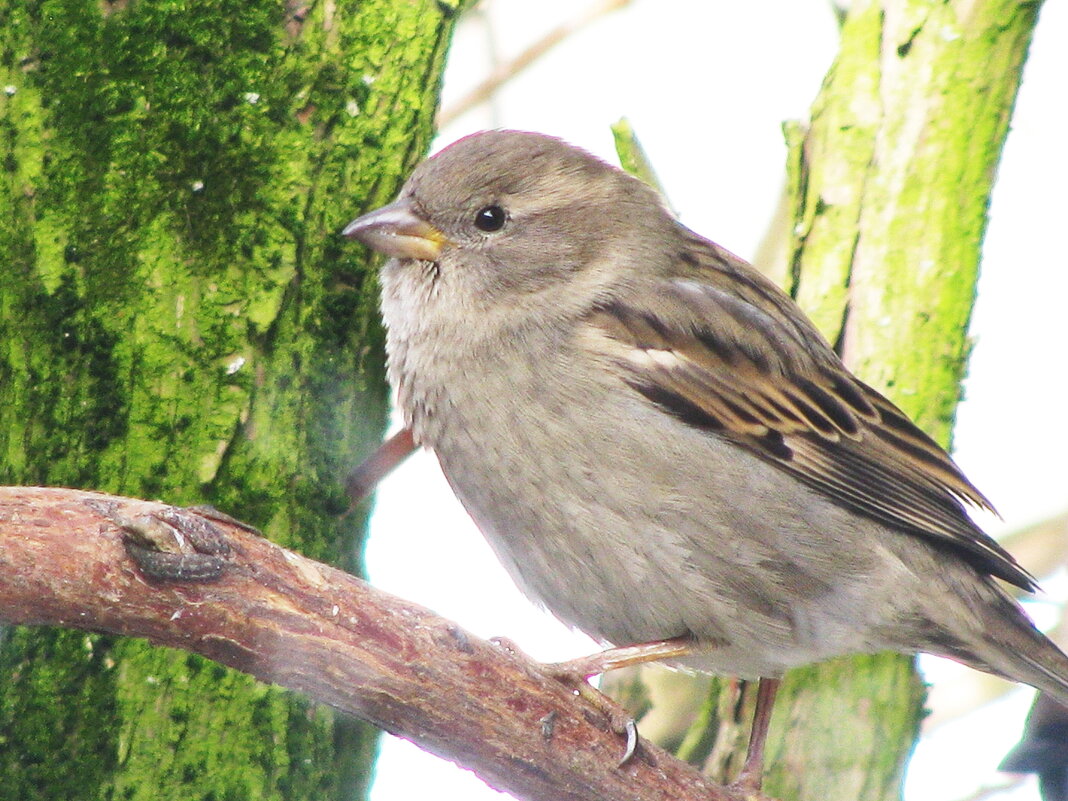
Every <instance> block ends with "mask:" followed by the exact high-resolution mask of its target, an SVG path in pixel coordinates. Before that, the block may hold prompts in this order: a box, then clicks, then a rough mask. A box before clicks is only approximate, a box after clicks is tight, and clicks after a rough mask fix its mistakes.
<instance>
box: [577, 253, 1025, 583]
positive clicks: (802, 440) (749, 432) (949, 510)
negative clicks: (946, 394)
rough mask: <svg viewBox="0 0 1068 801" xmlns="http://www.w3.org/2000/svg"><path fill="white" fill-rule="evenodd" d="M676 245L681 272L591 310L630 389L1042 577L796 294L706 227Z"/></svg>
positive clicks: (880, 511)
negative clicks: (708, 234)
mask: <svg viewBox="0 0 1068 801" xmlns="http://www.w3.org/2000/svg"><path fill="white" fill-rule="evenodd" d="M679 258H680V259H682V260H683V262H685V264H684V265H683V269H682V270H680V271H677V272H679V273H681V274H683V275H686V276H687V277H685V278H664V279H661V282H660V285H659V286H656V287H653V288H652V291H646V292H642V293H639V292H637V291H635V292H631V293H630V294H629V295H628V296H625V297H618V296H617V297H613V298H610V299H605V300H603V301H602V302H600V303H599V304H598V305H597V306H596V307H595V308H594V309H592V310H591V312H590V313H589V315H588V317H587V319H586V321H585V323H586V327H585V329H584V331H585V332H586V333H587V334H592V335H593V336H592V337H591V341H592V342H594V343H597V342H599V343H600V347H602V348H603V354H602V355H603V356H604V357H605V358H609V359H612V360H614V361H615V362H616V363H617V364H618V365H619V366H620V367H621V368H622V370H623V371H624V375H625V376H626V381H627V383H628V384H629V385H630V386H631V387H632V388H633V389H634V390H636V391H637V392H639V393H641V394H642V395H644V396H645V397H646V398H648V399H649V400H651V401H653V402H654V403H656V404H657V405H658V406H659V407H660V408H661V409H663V410H664V411H665V412H666V413H669V414H671V415H673V416H675V417H676V418H678V419H680V420H682V421H684V422H685V423H687V424H689V425H692V426H694V427H696V428H699V429H702V430H704V431H706V432H708V433H709V434H710V435H712V436H719V437H723V438H725V439H728V440H730V441H731V442H734V443H736V444H738V445H739V446H741V447H743V448H746V449H748V450H750V451H751V452H753V453H755V454H757V455H758V456H760V457H761V458H763V459H765V460H767V461H768V462H771V463H772V464H774V465H776V466H778V467H779V468H781V469H782V470H784V471H786V472H787V473H789V474H790V475H792V476H794V477H796V478H797V479H799V480H801V481H802V482H804V483H805V484H806V485H808V486H809V487H811V488H812V489H814V490H817V491H818V492H820V493H822V494H823V495H824V496H826V497H827V498H829V499H830V500H832V501H833V502H835V503H837V504H840V505H841V506H844V507H846V508H848V509H850V510H852V511H855V512H857V513H860V514H863V515H866V516H868V517H870V518H874V519H875V520H877V521H879V522H881V523H884V524H886V525H888V526H890V527H892V528H895V529H898V530H901V531H905V532H908V533H911V534H918V535H921V536H925V537H929V538H931V539H933V540H935V541H936V542H940V543H943V544H945V545H948V546H950V547H952V548H953V549H955V550H956V551H957V552H958V553H961V554H962V555H963V556H965V557H966V558H967V559H969V561H971V562H972V563H973V564H975V565H976V566H977V567H978V568H980V569H982V570H984V571H986V572H988V573H990V574H992V575H995V576H998V577H999V578H1002V579H1005V580H1006V581H1009V582H1011V583H1013V584H1015V585H1017V586H1019V587H1021V588H1023V589H1033V588H1034V587H1035V581H1034V578H1033V577H1032V576H1031V575H1030V574H1029V573H1028V572H1027V571H1026V570H1024V569H1023V568H1022V567H1020V565H1018V564H1017V563H1016V561H1015V560H1014V559H1013V557H1012V556H1011V555H1010V554H1009V553H1008V552H1007V551H1005V550H1004V549H1003V548H1002V547H1001V546H999V545H998V544H997V542H995V541H994V540H993V539H992V538H990V537H989V536H988V535H987V534H985V533H983V531H982V530H980V529H979V528H978V526H976V525H975V523H973V522H972V520H971V519H970V518H969V517H968V515H967V513H966V512H965V510H964V507H963V504H962V502H967V503H970V504H972V505H974V506H977V507H982V508H986V509H990V510H991V511H992V507H991V505H990V503H989V502H988V501H987V500H986V498H984V497H983V495H982V494H981V493H980V492H979V491H978V490H977V489H976V488H975V487H974V486H972V484H971V483H970V482H969V481H968V479H967V478H965V477H964V475H963V474H962V473H961V471H960V469H959V468H958V467H957V466H956V465H955V464H954V463H953V461H952V460H951V459H950V458H949V456H948V454H947V453H946V452H945V451H944V450H943V449H942V448H941V447H939V446H938V444H937V443H935V442H934V441H933V440H932V439H931V438H930V437H928V436H927V435H926V434H924V433H923V432H922V431H921V430H920V429H919V428H917V427H916V425H915V424H913V423H912V421H911V420H909V419H908V417H906V416H905V415H904V413H902V412H901V411H900V410H899V409H898V408H897V407H896V406H894V404H893V403H891V402H890V401H889V400H887V399H886V398H884V397H883V396H882V395H880V394H879V393H878V392H876V391H875V390H873V389H872V388H871V387H868V386H867V385H865V384H864V383H863V382H861V381H860V380H858V379H857V378H856V377H854V376H853V375H852V374H851V373H850V372H849V371H848V370H847V369H846V368H845V366H844V365H843V364H842V363H841V361H840V360H839V359H838V357H837V355H835V353H834V352H833V350H832V349H831V347H830V346H829V345H828V344H827V342H826V340H824V339H823V337H822V336H821V335H820V334H819V333H818V332H817V331H816V329H815V328H814V327H813V326H812V324H811V323H810V322H809V321H808V320H807V319H806V318H805V317H804V316H803V315H802V313H801V312H800V310H799V309H797V307H796V306H795V305H794V303H793V301H792V300H790V299H789V298H788V297H787V296H786V295H785V294H784V293H782V292H781V291H780V290H779V289H778V288H777V287H776V286H774V284H772V283H771V282H770V281H768V280H767V279H766V278H764V277H763V276H762V275H760V274H759V273H757V272H756V271H755V270H753V269H752V268H751V267H749V266H748V265H747V264H745V263H744V262H742V261H741V260H740V259H737V257H734V256H732V255H731V254H730V253H728V252H727V251H725V250H722V249H721V248H719V247H718V246H716V245H713V244H712V243H710V242H707V240H703V239H699V238H697V237H696V236H694V241H693V242H692V243H691V247H690V248H688V249H687V250H686V251H685V252H684V253H682V254H680V255H679ZM594 346H595V347H598V345H596V344H595V345H594Z"/></svg>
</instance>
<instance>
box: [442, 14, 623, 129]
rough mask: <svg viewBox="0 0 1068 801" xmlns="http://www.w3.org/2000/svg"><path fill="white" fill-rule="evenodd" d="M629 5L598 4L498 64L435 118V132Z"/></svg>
mask: <svg viewBox="0 0 1068 801" xmlns="http://www.w3.org/2000/svg"><path fill="white" fill-rule="evenodd" d="M629 4H630V0H599V2H596V3H593V4H592V5H590V7H589V8H587V9H585V10H584V11H582V13H580V14H576V15H575V16H574V17H572V18H571V19H569V20H567V21H565V22H563V23H561V24H560V25H559V26H557V27H556V28H553V29H552V30H551V31H549V32H548V33H547V34H545V36H543V37H542V38H541V39H539V40H538V41H536V42H535V43H534V44H532V45H531V46H530V47H528V48H527V49H526V50H524V51H523V52H521V53H520V54H519V55H517V56H516V57H515V58H513V59H512V60H511V61H509V62H507V63H505V64H501V65H500V66H499V67H497V68H496V69H495V70H493V72H492V73H490V75H489V77H487V78H486V79H485V80H484V81H482V83H480V84H478V85H477V86H476V87H475V88H474V89H472V90H471V91H470V92H468V93H467V94H466V95H464V96H463V97H461V98H460V99H459V100H457V101H455V102H454V103H453V104H452V105H451V106H449V107H448V108H446V109H443V110H442V111H441V113H440V114H439V115H438V121H437V125H438V128H439V129H440V128H444V127H445V126H446V125H448V124H449V123H450V122H452V121H453V120H455V119H456V118H457V117H459V116H460V115H461V114H465V113H466V112H468V111H470V110H471V109H473V108H474V107H475V106H477V105H479V104H480V103H484V102H485V101H486V100H488V99H489V98H490V97H491V96H492V95H493V93H494V92H496V91H497V90H498V89H500V88H501V86H502V85H503V84H504V83H506V82H507V81H510V80H511V79H512V78H514V77H515V76H516V75H518V74H519V73H521V72H522V71H523V70H525V69H526V68H527V67H529V66H530V65H531V64H533V63H534V62H535V61H537V60H538V59H539V58H541V57H542V56H543V55H545V54H546V53H547V52H549V51H550V50H552V49H553V48H554V47H556V45H558V44H560V43H561V42H562V41H564V40H565V39H566V38H567V37H568V36H570V35H571V34H573V33H575V32H576V31H578V30H580V29H582V28H584V27H586V26H587V25H589V24H590V23H591V22H593V21H595V20H596V19H598V18H599V17H602V16H604V15H605V14H608V13H610V12H612V11H616V10H617V9H620V8H623V7H624V6H626V5H629Z"/></svg>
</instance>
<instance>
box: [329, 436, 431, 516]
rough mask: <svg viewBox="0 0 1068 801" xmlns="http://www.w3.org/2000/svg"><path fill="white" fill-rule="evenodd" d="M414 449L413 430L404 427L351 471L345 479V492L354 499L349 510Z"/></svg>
mask: <svg viewBox="0 0 1068 801" xmlns="http://www.w3.org/2000/svg"><path fill="white" fill-rule="evenodd" d="M414 450H415V439H414V438H413V436H412V430H411V429H410V428H402V429H401V430H400V431H398V432H397V433H396V434H394V435H393V436H392V437H390V438H389V439H387V440H386V441H385V442H383V443H382V444H381V445H379V446H378V450H376V451H375V452H374V453H372V454H371V455H370V456H368V457H367V458H366V459H364V460H363V462H361V463H360V465H359V466H358V467H356V469H355V470H353V471H352V472H351V473H349V474H348V477H346V479H345V492H346V493H347V494H348V496H349V499H350V500H351V501H352V503H351V505H350V506H349V511H350V512H351V511H352V509H353V508H354V507H355V506H356V504H358V503H359V502H360V501H362V500H363V499H364V498H366V497H367V496H368V495H370V494H371V492H372V491H373V490H374V488H375V487H377V486H378V483H379V482H380V481H381V480H382V479H383V478H385V477H386V476H387V475H389V474H390V473H391V472H393V469H394V468H395V467H396V466H397V465H399V464H400V463H401V462H403V461H404V459H405V458H406V457H408V456H409V455H410V454H411V453H412V451H414Z"/></svg>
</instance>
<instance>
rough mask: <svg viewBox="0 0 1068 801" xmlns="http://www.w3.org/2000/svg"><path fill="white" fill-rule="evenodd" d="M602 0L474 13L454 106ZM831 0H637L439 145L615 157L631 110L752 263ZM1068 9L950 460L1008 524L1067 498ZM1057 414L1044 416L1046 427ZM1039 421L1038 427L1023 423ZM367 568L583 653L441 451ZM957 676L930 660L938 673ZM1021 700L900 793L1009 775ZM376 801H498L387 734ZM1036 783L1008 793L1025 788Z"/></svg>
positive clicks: (696, 209) (978, 329) (992, 258)
mask: <svg viewBox="0 0 1068 801" xmlns="http://www.w3.org/2000/svg"><path fill="white" fill-rule="evenodd" d="M592 2H593V0H582V2H581V3H577V2H575V0H540V2H537V3H531V2H523V0H495V2H494V3H493V5H492V13H491V16H492V19H493V27H494V33H493V34H492V37H490V36H488V34H487V29H486V27H485V26H484V25H481V24H479V23H477V22H471V21H468V22H467V23H465V24H464V25H463V26H462V27H461V29H460V30H459V31H458V35H457V38H456V41H455V44H454V47H453V51H452V55H451V59H450V63H449V68H448V71H447V73H446V84H445V98H444V105H445V106H446V107H448V105H449V103H450V99H452V98H456V97H459V96H460V95H462V94H463V93H464V92H465V91H466V90H467V89H469V88H470V87H471V86H472V85H473V84H474V83H476V82H477V81H479V80H481V79H482V77H484V75H485V74H486V73H487V72H488V71H489V69H490V67H491V64H492V61H491V58H490V51H491V49H495V50H496V52H497V53H499V54H501V56H502V58H504V59H507V58H508V57H510V56H512V55H514V54H516V53H517V52H519V51H520V50H521V49H522V48H523V47H525V46H526V45H528V44H530V43H531V42H533V41H535V40H536V39H538V38H540V37H541V36H542V35H543V34H544V33H545V32H546V31H548V30H549V29H551V28H552V27H554V26H555V25H556V24H557V23H558V22H559V21H561V20H564V19H567V18H569V17H570V16H572V15H574V14H575V13H576V10H577V9H578V8H582V7H585V6H587V5H590V4H591V3H592ZM836 41H837V35H836V30H835V23H834V20H833V18H832V14H831V11H830V5H829V3H828V2H825V1H824V0H750V2H747V3H739V2H736V0H729V1H727V0H705V2H694V1H693V0H690V1H689V2H687V1H686V0H633V2H632V3H631V5H630V6H629V7H628V8H626V9H625V10H623V11H619V12H615V13H614V14H612V15H609V16H607V17H604V18H602V19H601V20H600V21H598V22H597V23H595V24H594V25H593V26H591V27H589V28H587V29H586V30H584V31H583V32H582V33H580V34H578V35H576V36H574V37H572V38H571V39H570V40H568V41H567V42H566V43H564V44H562V45H561V46H559V47H558V48H556V49H555V50H553V51H552V52H551V53H549V54H548V55H547V56H546V57H544V58H543V59H542V60H541V61H539V62H538V63H537V64H536V65H535V66H534V67H533V68H531V69H530V70H529V71H528V72H527V73H524V74H523V75H522V76H520V77H519V78H517V79H516V80H514V81H512V82H511V83H510V84H508V86H507V88H506V90H505V91H504V92H502V93H501V94H500V95H499V96H498V98H497V99H496V100H495V102H494V104H493V107H492V108H482V109H479V110H477V111H475V112H472V113H469V114H467V115H466V116H464V117H462V118H461V119H459V120H458V121H457V122H456V123H455V124H452V125H450V126H449V127H448V128H447V129H446V130H445V131H443V132H442V134H441V137H440V138H439V141H438V142H437V144H436V145H435V149H437V148H439V147H441V146H443V145H444V144H447V143H449V142H451V141H453V140H455V139H457V138H459V137H460V136H463V135H464V134H466V133H469V132H471V131H474V130H479V129H481V128H487V127H510V128H525V129H529V130H538V131H543V132H545V133H551V134H554V135H557V136H561V137H563V138H565V139H567V140H569V141H571V142H573V143H575V144H578V145H581V146H583V147H585V148H587V149H589V150H591V151H593V152H595V153H598V154H599V155H601V156H603V157H605V158H607V159H610V160H612V161H615V158H614V152H613V148H612V140H611V135H610V132H609V129H608V126H609V125H610V124H611V123H612V122H614V121H616V120H617V119H618V118H619V117H621V116H626V117H628V118H629V119H630V120H631V122H632V123H633V125H634V127H635V129H636V131H637V132H638V135H639V137H640V138H641V140H642V142H643V144H644V145H645V147H646V150H647V151H648V153H649V156H650V158H651V160H652V162H653V164H654V165H655V167H656V169H657V172H658V174H659V176H660V178H661V180H662V182H663V183H664V185H665V187H666V190H667V192H668V194H669V196H670V198H671V201H672V203H673V205H674V206H675V208H677V209H678V210H679V213H680V216H681V217H682V219H683V220H684V221H685V222H686V224H687V225H689V226H690V227H692V228H694V229H695V230H697V231H699V232H701V233H703V234H705V235H707V236H709V237H710V238H712V239H714V240H715V241H717V242H719V243H721V244H723V245H724V246H725V247H727V248H729V249H731V250H733V251H735V252H736V253H738V254H740V255H742V256H748V255H751V254H752V253H753V251H754V249H755V248H756V245H757V243H758V241H759V239H760V237H761V235H762V234H763V232H764V229H765V227H766V225H767V223H768V220H769V218H770V216H771V213H772V211H773V208H774V205H775V201H776V198H777V193H778V191H779V188H780V185H781V181H782V177H783V174H784V171H783V163H784V147H783V144H782V136H781V132H780V125H781V122H782V121H783V120H786V119H791V118H803V117H805V115H806V113H807V109H808V107H809V105H810V103H811V101H812V99H813V98H814V97H815V95H816V92H817V91H818V89H819V86H820V82H821V80H822V78H823V75H824V72H825V71H826V68H827V67H828V65H829V64H830V62H831V59H832V58H833V56H834V51H835V47H836ZM1066 77H1068V8H1066V4H1064V3H1055V2H1051V3H1047V4H1046V7H1045V8H1044V9H1043V12H1042V20H1041V22H1040V24H1039V27H1038V32H1037V35H1036V38H1035V43H1034V46H1033V48H1032V54H1031V59H1030V61H1029V64H1028V67H1027V73H1026V78H1025V82H1024V86H1023V89H1022V91H1021V95H1020V99H1019V103H1018V106H1017V113H1016V116H1015V118H1014V121H1013V133H1012V134H1011V136H1010V138H1009V142H1008V146H1007V150H1006V154H1005V158H1004V162H1003V164H1002V168H1001V173H1000V177H999V181H998V186H997V190H996V192H995V197H994V201H993V206H992V210H991V224H990V228H989V232H988V235H987V240H986V245H985V249H984V265H983V275H982V280H981V283H980V294H979V303H978V306H977V309H976V313H975V320H974V324H973V333H974V334H975V336H976V337H977V341H978V344H977V347H976V349H975V351H974V354H973V357H972V361H971V375H970V378H969V380H968V383H967V394H968V399H967V401H966V402H965V404H964V405H963V406H962V408H961V411H960V414H959V422H958V426H957V433H956V444H957V450H956V457H957V460H958V462H959V463H960V464H961V466H962V467H963V468H964V470H965V472H967V473H968V475H969V476H970V477H971V478H972V480H973V481H974V482H975V483H976V484H977V485H978V486H979V487H980V488H981V489H982V490H983V492H984V493H986V494H987V495H988V496H989V497H990V498H991V499H992V500H993V501H994V503H995V504H996V505H997V506H998V508H999V510H1000V511H1001V513H1002V514H1003V515H1004V518H1005V524H1004V526H1003V527H1002V526H992V527H991V529H992V530H993V531H994V533H997V531H1000V530H1002V529H1003V528H1008V529H1011V528H1015V527H1019V526H1020V525H1022V524H1024V523H1027V522H1031V521H1034V520H1037V519H1041V518H1042V517H1045V516H1048V515H1050V514H1053V513H1055V512H1057V511H1060V510H1062V509H1064V508H1065V507H1066V506H1068V493H1066V488H1068V480H1066V479H1068V468H1066V467H1065V463H1064V457H1063V455H1064V454H1065V453H1068V427H1066V426H1065V425H1064V422H1063V421H1064V420H1065V407H1066V399H1068V370H1066V367H1065V364H1066V359H1065V355H1064V351H1065V343H1066V342H1068V314H1066V313H1065V309H1064V304H1065V298H1066V297H1068V256H1066V255H1065V253H1066V249H1065V246H1064V244H1063V240H1061V239H1060V233H1061V232H1062V230H1063V227H1064V226H1065V225H1066V223H1068V199H1066V198H1068V196H1066V194H1065V187H1066V186H1068V148H1066V147H1065V142H1066V141H1068V139H1066V130H1068V98H1066V95H1065V89H1064V82H1065V78H1066ZM1047 420H1048V421H1056V423H1055V424H1046V425H1043V424H1042V422H1043V421H1047ZM1024 426H1026V429H1025V428H1024ZM367 559H368V565H369V570H370V575H371V579H372V581H373V582H374V583H375V584H376V585H377V586H379V587H382V588H383V589H386V590H389V591H390V592H394V593H396V594H398V595H401V596H403V597H405V598H408V599H410V600H413V601H415V602H418V603H421V604H423V605H425V606H428V607H430V608H432V609H434V610H435V611H437V612H439V613H441V614H443V615H445V616H446V617H449V618H451V619H454V620H456V621H458V622H459V623H461V624H462V625H463V626H465V627H466V628H467V629H468V630H470V631H473V632H474V633H475V634H478V635H480V636H484V637H491V636H495V635H505V636H507V637H509V638H511V639H512V640H514V641H516V642H517V643H518V644H519V645H520V647H522V648H523V649H524V650H526V651H527V652H528V653H530V654H531V655H532V656H534V657H536V658H539V659H544V660H556V659H566V658H570V657H575V656H581V655H583V654H585V653H587V652H589V651H591V650H592V649H593V646H592V644H590V643H589V641H588V640H585V639H584V638H583V637H581V636H580V635H577V634H573V633H571V632H568V631H566V630H565V629H564V628H563V627H562V626H560V625H559V624H558V623H556V621H555V620H553V619H552V618H550V617H549V616H548V615H546V614H544V613H542V612H541V611H539V610H537V609H534V608H533V607H531V606H530V605H529V604H528V603H527V602H526V601H525V600H524V599H523V598H522V597H521V596H520V595H519V593H518V591H517V590H516V589H515V588H514V587H513V586H512V583H511V581H510V579H509V578H508V577H507V576H506V575H505V574H504V572H503V570H502V569H501V568H500V567H499V566H498V564H497V563H496V560H495V558H494V557H493V555H492V554H491V553H490V552H489V549H488V547H487V546H486V545H485V543H484V542H483V541H482V538H481V536H480V535H479V534H478V533H477V531H475V530H474V528H473V526H472V524H471V523H470V521H469V520H468V519H467V517H466V515H465V514H464V512H463V511H462V509H460V508H459V506H458V504H457V503H456V501H455V500H454V499H453V498H452V496H451V493H450V491H449V490H448V488H447V487H446V485H445V482H444V480H443V479H442V478H441V476H440V473H439V472H438V470H437V465H436V463H435V462H434V460H433V458H432V457H427V456H425V455H423V454H420V455H419V456H417V457H415V458H413V459H412V460H410V462H409V463H408V464H407V465H405V466H404V467H403V468H401V469H400V470H398V471H397V473H396V474H394V475H393V476H391V477H390V478H389V479H388V480H387V481H386V482H385V483H384V484H383V486H382V488H381V491H380V493H379V496H378V507H377V513H376V516H375V520H374V522H373V525H372V537H371V541H370V544H369V546H368V552H367ZM965 672H966V669H965V668H958V667H957V666H955V665H946V664H943V663H939V664H935V665H932V666H930V669H929V672H928V675H929V676H930V677H933V678H934V679H936V680H938V681H946V682H954V681H959V679H960V676H961V675H962V674H963V673H965ZM1029 698H1030V693H1029V692H1028V691H1026V690H1020V691H1017V692H1014V693H1012V694H1010V695H1009V696H1007V698H1006V699H1005V700H1004V701H1003V702H1001V703H999V704H997V705H992V707H996V708H987V709H984V710H982V711H981V712H980V713H977V714H976V715H974V716H972V717H971V718H970V719H969V720H966V721H962V722H961V723H958V724H950V725H947V726H945V727H943V728H942V729H939V730H938V731H936V732H935V733H934V734H933V735H932V736H930V737H927V738H925V740H924V741H923V742H922V743H921V745H920V746H919V748H918V749H917V753H916V756H915V758H914V760H913V763H912V766H911V769H910V775H909V781H908V785H907V788H906V798H907V799H908V801H928V800H929V799H931V800H933V799H955V798H962V797H964V796H965V795H967V794H968V793H970V792H972V791H974V789H975V788H976V787H978V786H980V785H982V784H996V783H1001V782H1003V781H1004V780H1005V778H1006V777H1004V776H1003V775H1000V774H997V773H996V772H995V770H994V768H995V767H996V765H997V763H998V761H999V760H1000V759H1001V757H1002V756H1003V755H1004V753H1005V752H1006V750H1007V749H1008V748H1009V747H1010V746H1011V745H1012V744H1013V743H1014V742H1015V741H1016V739H1017V737H1018V734H1019V728H1020V725H1021V723H1022V720H1023V716H1024V714H1025V713H1026V710H1027V706H1028V703H1029ZM372 797H373V799H374V801H400V800H401V799H405V801H407V799H412V798H425V797H433V798H435V799H439V800H440V801H449V799H465V801H480V799H500V798H502V796H501V795H500V794H498V793H496V792H494V791H492V790H489V789H488V788H486V786H485V785H484V784H482V783H481V782H480V781H479V780H478V779H477V778H475V777H473V776H472V775H471V774H469V773H467V772H464V771H461V770H458V769H457V768H455V767H454V766H452V765H450V764H448V763H445V762H442V761H440V760H438V759H436V758H435V757H431V756H429V755H426V754H424V753H422V752H420V751H419V750H418V749H417V748H415V747H414V746H412V745H410V744H408V743H405V742H402V741H400V740H396V739H394V738H387V739H386V742H385V744H384V748H383V755H382V759H381V761H380V764H379V768H378V776H377V779H376V782H375V786H374V790H373V795H372ZM1037 797H1038V796H1037V790H1036V788H1035V785H1034V784H1033V782H1032V783H1028V784H1026V785H1024V787H1023V788H1021V789H1020V790H1018V791H1016V792H1015V793H1013V794H1012V795H1008V794H1000V795H997V796H996V797H994V798H996V801H1010V799H1011V801H1034V800H1035V799H1037Z"/></svg>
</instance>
